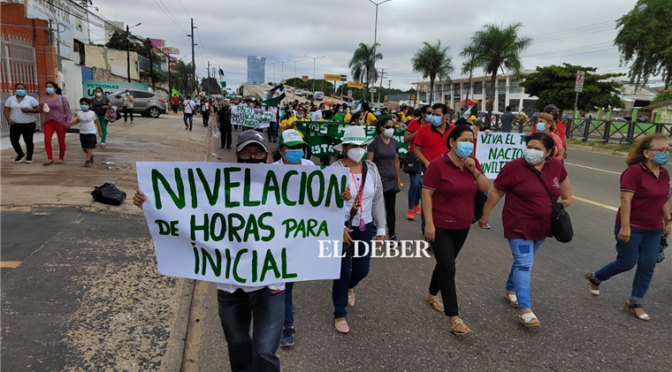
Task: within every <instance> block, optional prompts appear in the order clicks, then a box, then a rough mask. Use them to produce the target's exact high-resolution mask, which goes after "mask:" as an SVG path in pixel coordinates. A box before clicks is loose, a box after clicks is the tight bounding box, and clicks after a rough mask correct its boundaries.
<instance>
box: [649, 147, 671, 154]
mask: <svg viewBox="0 0 672 372" xmlns="http://www.w3.org/2000/svg"><path fill="white" fill-rule="evenodd" d="M647 150H649V151H655V152H659V153H661V154H664V153H666V152H669V151H670V148H669V147H663V148H660V149H647Z"/></svg>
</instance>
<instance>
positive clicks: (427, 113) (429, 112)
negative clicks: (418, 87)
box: [425, 111, 434, 115]
mask: <svg viewBox="0 0 672 372" xmlns="http://www.w3.org/2000/svg"><path fill="white" fill-rule="evenodd" d="M433 113H434V111H427V112H425V114H426V115H431V114H433Z"/></svg>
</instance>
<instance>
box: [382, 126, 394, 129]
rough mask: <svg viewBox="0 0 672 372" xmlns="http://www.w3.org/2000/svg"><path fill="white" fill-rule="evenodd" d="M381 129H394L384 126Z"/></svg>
mask: <svg viewBox="0 0 672 372" xmlns="http://www.w3.org/2000/svg"><path fill="white" fill-rule="evenodd" d="M383 129H394V126H391V127H388V126H384V127H383Z"/></svg>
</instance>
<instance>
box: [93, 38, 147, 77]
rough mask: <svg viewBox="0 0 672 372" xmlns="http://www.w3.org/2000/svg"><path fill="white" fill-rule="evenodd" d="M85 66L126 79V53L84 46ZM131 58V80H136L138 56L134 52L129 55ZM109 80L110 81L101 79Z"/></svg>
mask: <svg viewBox="0 0 672 372" xmlns="http://www.w3.org/2000/svg"><path fill="white" fill-rule="evenodd" d="M84 48H85V49H84V50H85V54H86V66H87V67H95V68H97V69H104V70H110V71H111V72H112V74H114V75H117V76H118V77H121V78H127V76H128V75H127V67H126V66H127V64H126V51H125V50H115V49H108V48H104V47H99V46H96V45H85V46H84ZM130 57H131V80H138V79H139V78H140V73H139V72H138V68H137V66H138V54H137V53H136V52H131V53H130ZM101 80H110V79H101Z"/></svg>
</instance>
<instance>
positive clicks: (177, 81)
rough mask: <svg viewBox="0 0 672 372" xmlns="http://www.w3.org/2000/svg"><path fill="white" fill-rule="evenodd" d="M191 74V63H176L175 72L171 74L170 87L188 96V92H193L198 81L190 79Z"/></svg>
mask: <svg viewBox="0 0 672 372" xmlns="http://www.w3.org/2000/svg"><path fill="white" fill-rule="evenodd" d="M192 72H193V67H192V64H191V63H188V64H185V63H184V62H182V61H177V64H176V65H175V70H174V71H173V72H172V74H171V79H172V82H171V86H172V87H179V90H180V92H182V93H187V94H188V93H189V92H193V90H194V88H196V87H197V86H198V81H196V80H194V79H193V78H192V76H191V74H192Z"/></svg>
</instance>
